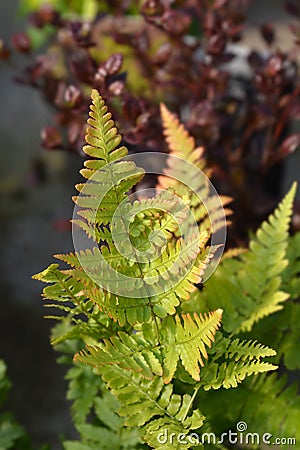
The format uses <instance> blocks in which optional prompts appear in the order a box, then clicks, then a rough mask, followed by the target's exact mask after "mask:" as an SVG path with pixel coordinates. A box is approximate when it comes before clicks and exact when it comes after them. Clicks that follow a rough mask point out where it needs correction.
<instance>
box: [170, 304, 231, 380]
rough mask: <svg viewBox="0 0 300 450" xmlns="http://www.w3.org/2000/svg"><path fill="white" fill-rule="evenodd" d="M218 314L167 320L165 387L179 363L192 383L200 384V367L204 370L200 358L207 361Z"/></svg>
mask: <svg viewBox="0 0 300 450" xmlns="http://www.w3.org/2000/svg"><path fill="white" fill-rule="evenodd" d="M222 312H223V311H222V310H221V309H218V310H217V311H214V312H211V313H209V314H208V315H206V314H205V315H204V316H202V315H198V314H196V313H195V314H194V316H193V317H191V316H190V315H189V314H187V315H183V316H182V317H181V318H180V317H179V316H176V317H175V319H173V318H171V317H168V318H167V319H166V320H165V321H164V322H163V324H162V330H161V331H162V336H163V339H164V342H165V344H164V349H163V354H164V382H165V383H169V382H170V381H171V380H172V378H173V376H174V373H175V371H176V368H177V364H178V361H179V360H181V362H182V364H183V366H184V368H185V369H186V371H187V372H188V373H189V374H190V375H191V376H192V378H193V379H194V380H196V381H199V380H200V366H202V367H203V366H204V363H203V358H205V359H207V357H208V356H207V351H206V347H211V345H212V342H213V341H214V335H215V333H216V331H217V330H218V328H219V327H220V324H221V318H222ZM182 321H183V323H182Z"/></svg>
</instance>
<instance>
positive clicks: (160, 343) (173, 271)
mask: <svg viewBox="0 0 300 450" xmlns="http://www.w3.org/2000/svg"><path fill="white" fill-rule="evenodd" d="M162 116H163V121H164V126H165V134H166V137H167V141H168V143H169V146H170V150H171V154H174V155H175V156H177V157H178V156H181V157H184V158H186V159H187V161H189V164H191V163H192V164H194V165H195V167H196V169H197V173H199V171H198V169H201V170H204V171H206V169H205V161H204V159H203V154H202V150H200V149H196V148H195V143H194V140H193V139H192V138H191V137H190V136H189V135H188V133H187V132H186V130H185V129H184V127H183V126H181V125H180V124H179V122H178V121H177V119H176V118H175V116H173V115H172V114H171V113H169V112H168V111H167V110H166V108H164V107H162ZM88 125H89V127H88V130H87V136H86V141H87V145H86V146H85V147H84V151H85V153H86V154H87V155H88V156H91V157H92V158H95V159H92V160H89V161H86V162H85V163H84V164H85V168H84V169H83V170H82V171H81V173H82V175H83V176H84V177H85V178H86V179H87V182H86V183H84V184H80V185H78V186H77V189H78V191H79V193H80V195H78V196H77V197H75V198H74V201H75V203H76V213H77V218H75V219H74V227H79V228H80V229H81V230H82V231H83V233H84V234H86V235H87V236H88V237H89V238H91V239H89V243H91V246H90V247H89V248H85V249H80V250H78V251H75V252H74V253H70V254H68V255H61V254H58V255H56V258H57V259H59V260H60V261H63V262H64V264H67V266H68V268H65V269H60V268H59V266H58V264H52V265H51V266H50V267H49V268H48V269H46V270H44V271H43V272H41V273H40V274H38V275H35V276H34V278H35V279H38V280H41V281H43V282H46V283H51V285H50V286H47V287H46V288H45V289H44V291H43V297H44V298H45V300H46V301H47V305H48V306H50V307H55V308H57V311H58V313H56V315H55V314H54V315H53V316H52V317H54V318H58V319H59V320H60V322H59V325H58V326H57V327H56V328H55V332H54V333H53V344H54V345H56V347H57V348H60V349H62V350H64V349H67V352H73V353H76V355H75V357H74V360H75V362H76V364H75V365H74V366H73V367H72V368H71V369H70V371H69V372H68V375H67V378H68V379H69V382H70V384H69V392H68V398H69V399H71V400H73V402H74V403H73V407H72V413H73V419H74V422H75V425H76V427H77V430H78V431H79V433H80V437H81V441H73V442H72V441H67V442H65V443H64V446H65V449H66V450H85V449H87V448H89V449H97V450H98V449H99V450H100V449H101V450H102V449H103V450H106V449H108V448H112V447H115V448H120V449H126V448H128V449H129V448H130V449H138V448H141V449H146V448H149V447H151V448H154V449H157V450H159V449H165V450H167V449H171V448H172V449H174V448H177V449H183V448H185V449H187V448H191V447H195V445H196V444H195V445H194V444H192V443H188V444H182V443H180V442H177V441H175V442H173V443H172V444H169V443H167V444H160V442H159V439H158V438H159V436H160V435H161V433H163V432H164V430H165V429H168V431H169V433H171V432H174V433H175V435H181V434H182V433H183V434H184V435H186V434H188V433H190V432H191V430H197V431H198V430H199V429H201V427H202V425H203V423H204V420H205V417H204V415H203V414H202V412H201V411H202V405H201V402H200V403H199V401H200V399H201V395H202V394H203V393H204V392H205V391H209V390H217V389H219V388H221V387H223V388H225V389H229V388H236V387H237V386H238V385H240V384H241V383H242V382H243V381H244V380H245V378H247V377H250V376H251V375H255V374H258V373H263V372H266V371H272V370H274V369H276V366H274V365H273V364H271V363H270V362H269V358H270V357H273V356H274V355H275V353H276V352H275V351H274V350H273V349H271V348H269V347H267V346H265V345H262V344H260V343H258V342H257V341H256V340H252V339H251V340H248V341H247V340H245V339H244V340H242V339H238V338H237V337H234V336H227V335H226V333H225V334H224V332H223V330H222V328H221V319H222V312H223V311H222V310H221V309H220V305H224V306H222V309H224V317H226V320H225V322H224V324H225V327H226V330H229V331H231V332H238V331H240V330H243V329H248V328H249V327H250V328H251V326H252V324H253V323H255V322H257V321H258V320H259V319H261V317H263V316H264V315H266V314H269V313H270V312H274V311H276V309H278V308H279V304H281V303H282V302H283V300H285V296H287V295H286V294H281V293H280V292H281V291H279V284H280V274H281V273H282V271H283V269H284V267H285V266H286V263H285V250H286V244H285V242H286V236H287V227H288V221H289V216H290V209H291V202H292V197H293V192H291V193H290V194H289V196H288V197H287V198H286V200H285V201H284V202H283V204H282V205H281V206H280V208H279V210H278V212H276V213H275V215H274V217H271V219H270V223H269V224H264V225H263V228H262V231H259V232H258V234H257V239H256V240H255V241H254V242H253V243H252V244H251V248H250V250H249V251H248V252H245V253H242V254H240V252H237V253H238V258H240V259H237V258H235V256H236V255H235V254H234V255H231V256H230V255H229V256H228V257H227V259H226V260H225V261H224V263H223V265H222V268H221V269H220V273H221V275H220V278H221V279H222V280H223V281H222V283H226V282H227V287H228V289H230V292H228V293H226V294H227V295H224V298H220V295H221V293H222V285H221V284H222V283H219V282H218V281H217V282H216V283H214V284H212V282H211V281H209V282H208V283H207V288H206V287H205V290H204V292H201V291H200V290H199V289H198V287H197V286H198V285H199V283H201V282H202V280H203V277H204V275H205V272H206V270H207V268H209V265H210V261H211V259H212V257H213V256H214V253H215V252H217V251H218V248H217V247H216V246H214V245H212V244H211V245H208V243H209V242H210V241H212V234H213V233H214V232H215V231H216V230H217V229H219V228H221V227H223V226H224V221H222V220H223V219H222V218H223V217H224V214H223V210H222V208H220V202H219V203H218V202H217V197H216V195H215V194H213V195H211V192H210V185H209V183H208V179H207V178H205V177H204V178H201V177H200V179H197V177H196V175H195V173H194V172H192V173H191V174H189V173H186V174H185V176H189V175H190V179H191V184H190V187H192V189H193V190H195V192H191V189H190V188H189V186H188V185H185V184H184V183H182V182H176V180H175V181H174V179H173V181H172V180H170V177H171V178H174V176H175V178H176V174H177V171H178V170H180V167H179V168H178V167H175V165H172V164H171V165H170V166H169V168H168V169H166V171H165V176H164V177H161V178H160V180H159V185H158V190H157V191H156V195H155V196H154V197H153V198H152V199H145V198H138V195H135V196H134V199H133V200H132V198H131V197H130V196H129V194H128V191H129V190H130V189H131V188H132V187H134V186H135V184H136V183H137V182H138V181H139V180H141V179H142V177H143V171H142V170H141V169H139V168H137V167H136V166H135V164H134V163H133V162H130V161H128V160H127V158H126V159H124V157H125V156H126V155H127V150H126V148H125V147H123V146H121V147H120V146H119V145H120V144H121V136H120V135H119V134H118V132H117V129H116V128H115V126H114V123H113V121H112V119H111V115H110V113H109V112H108V111H107V107H106V106H105V104H104V101H103V99H102V98H101V96H100V95H99V94H98V93H97V92H96V91H93V93H92V105H91V110H90V117H89V119H88ZM184 170H185V169H184ZM206 173H207V174H209V171H206ZM167 176H169V178H167ZM180 179H182V178H180ZM161 188H163V190H165V189H166V190H165V192H162V191H161ZM175 194H176V195H175ZM199 194H200V195H199ZM204 200H205V201H206V205H205V204H204V203H203V201H204ZM227 201H228V199H226V198H224V199H223V204H226V202H227ZM207 207H208V209H209V210H210V214H211V218H209V215H208V212H207V209H206V208H207ZM191 213H192V214H194V216H195V217H196V221H197V223H196V226H194V228H191V229H192V232H190V227H191V223H192V221H191V217H192V216H191ZM222 214H223V216H222ZM194 222H195V221H194ZM212 223H214V224H215V226H216V228H215V229H213V227H212ZM218 227H219V228H218ZM269 253H270V260H271V263H270V264H269V263H268V267H267V269H266V270H265V275H266V277H265V278H263V276H261V273H257V268H256V264H257V260H259V261H260V259H261V258H264V259H266V255H268V254H269ZM242 265H244V266H242ZM108 267H109V269H108ZM242 267H243V268H242ZM258 267H259V271H261V265H260V266H258ZM246 271H251V274H249V279H248V278H247V276H246V273H247V272H246ZM253 277H254V278H253ZM216 279H217V278H216V277H214V280H216ZM266 279H267V282H266V283H263V280H265V281H266ZM224 280H226V281H225V282H224ZM249 280H251V283H253V280H254V281H255V282H257V283H258V284H257V286H256V288H255V289H256V290H255V289H254V287H252V286H251V283H249ZM249 284H250V285H249ZM225 285H226V284H225ZM214 288H215V290H214ZM246 288H247V289H246ZM245 291H246V292H245ZM278 291H279V293H280V294H279V295H278V293H277V292H278ZM234 296H235V297H236V299H235V298H234ZM232 298H233V300H234V301H233V302H232V303H233V305H232V306H231V305H230V304H228V303H229V299H230V301H232ZM226 300H227V302H226ZM241 300H242V301H244V304H242V306H237V304H238V305H240V303H241ZM255 301H256V303H255ZM196 302H199V304H197V303H196ZM246 302H247V304H246V308H245V303H246ZM267 303H268V304H267ZM212 304H214V307H211V306H212ZM207 305H209V306H210V307H209V308H207V309H206V311H205V307H206V306H207ZM270 305H271V306H270ZM241 310H243V312H241ZM189 311H190V312H189ZM64 351H65V350H64ZM82 363H84V364H86V366H82ZM108 390H109V392H108ZM198 405H199V407H200V409H201V411H200V409H199V408H198ZM204 406H205V405H204ZM204 426H205V425H204ZM208 426H209V425H206V427H207V428H206V429H208ZM202 429H205V428H202ZM197 448H202V447H201V446H199V445H198V446H197ZM220 448H221V447H220ZM223 448H224V447H223Z"/></svg>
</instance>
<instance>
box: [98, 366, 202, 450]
mask: <svg viewBox="0 0 300 450" xmlns="http://www.w3.org/2000/svg"><path fill="white" fill-rule="evenodd" d="M100 373H101V375H102V378H103V379H104V381H105V382H106V383H107V386H108V387H109V388H110V389H111V392H112V393H113V395H115V397H116V398H117V399H118V400H119V402H120V404H121V408H120V410H119V414H120V415H121V416H124V417H125V424H126V425H127V426H130V427H141V428H142V432H143V439H144V440H145V441H146V442H147V443H148V444H149V445H151V446H153V447H154V448H159V446H158V443H157V441H156V443H155V440H156V435H157V434H158V433H159V432H160V430H162V429H163V428H166V429H169V430H170V429H174V430H176V431H177V433H178V434H179V433H185V434H186V435H187V434H188V433H189V431H190V430H191V429H197V428H200V427H201V426H202V423H203V420H204V417H203V416H202V414H201V413H200V411H199V410H198V409H195V410H193V409H192V404H193V399H192V397H191V396H190V395H188V394H185V395H183V396H181V395H178V394H174V393H173V386H172V385H171V384H168V385H167V386H165V385H164V383H163V380H162V378H161V377H155V378H154V379H152V380H145V379H144V378H143V377H142V376H141V374H133V373H131V372H129V371H126V370H124V369H121V368H120V367H118V366H108V367H104V368H102V369H101V370H100ZM149 427H152V428H150V431H149ZM153 441H154V442H153ZM190 447H191V445H190ZM190 447H188V446H187V447H185V448H190ZM173 448H174V447H173ZM175 448H176V447H175ZM177 448H180V447H177Z"/></svg>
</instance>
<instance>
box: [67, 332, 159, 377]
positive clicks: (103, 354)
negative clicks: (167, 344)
mask: <svg viewBox="0 0 300 450" xmlns="http://www.w3.org/2000/svg"><path fill="white" fill-rule="evenodd" d="M159 359H160V354H159V349H158V348H156V349H155V348H149V345H148V344H147V342H146V341H145V340H143V339H142V337H141V336H140V335H136V334H135V335H132V336H130V335H128V334H127V333H124V332H119V333H118V336H113V337H111V338H110V339H109V340H108V339H105V340H104V342H103V343H100V344H98V345H97V346H87V350H84V351H81V352H80V353H78V354H77V355H76V357H75V360H76V361H78V362H81V363H85V364H89V365H92V366H94V367H96V368H99V367H105V366H107V365H116V364H117V365H118V366H120V367H121V368H123V369H126V370H132V371H134V372H140V373H141V374H142V375H143V377H145V378H147V379H151V378H153V377H154V376H155V375H159V376H161V375H162V373H163V369H162V366H161V363H160V361H159Z"/></svg>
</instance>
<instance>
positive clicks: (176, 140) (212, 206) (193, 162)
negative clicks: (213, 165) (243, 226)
mask: <svg viewBox="0 0 300 450" xmlns="http://www.w3.org/2000/svg"><path fill="white" fill-rule="evenodd" d="M161 117H162V121H163V126H164V134H165V137H166V141H167V143H168V146H169V150H170V155H171V156H173V157H176V158H180V159H178V160H172V159H169V161H168V168H167V169H165V170H164V175H162V176H160V177H159V178H158V181H159V182H158V185H157V187H158V188H161V189H168V188H170V187H171V188H172V189H174V190H175V191H176V193H177V194H178V195H180V196H181V197H182V196H183V195H187V194H188V195H191V192H190V191H191V189H190V187H192V191H193V192H192V195H191V210H192V212H193V215H194V217H195V219H196V220H197V222H199V223H200V229H201V230H205V229H211V225H212V221H211V220H212V219H214V230H213V232H216V231H217V230H218V229H219V228H218V227H223V226H224V212H225V214H226V215H230V214H231V213H232V211H231V210H229V209H225V210H223V208H221V207H220V206H221V204H222V205H223V206H226V205H227V204H228V203H230V202H231V200H232V199H231V198H229V197H225V196H221V197H220V198H219V197H217V196H216V195H215V194H212V192H211V191H210V187H209V182H208V179H207V178H206V177H208V178H209V177H210V175H211V171H209V170H208V169H207V168H206V162H205V158H204V157H203V155H204V148H203V147H197V148H196V146H195V140H194V138H193V137H192V136H190V135H189V133H188V132H187V130H186V129H185V127H184V126H183V125H182V124H181V123H180V122H179V120H178V118H177V117H176V116H175V115H174V114H172V113H171V112H170V111H169V110H168V109H167V108H166V106H165V105H161ZM180 160H184V161H186V162H187V163H189V164H181V163H180ZM202 172H203V174H205V175H206V176H205V175H203V174H202ZM182 179H185V180H187V181H188V184H189V187H187V186H186V185H185V184H183V183H182V182H180V181H178V180H182ZM220 202H221V203H220ZM208 211H209V215H210V217H209V216H208Z"/></svg>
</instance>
